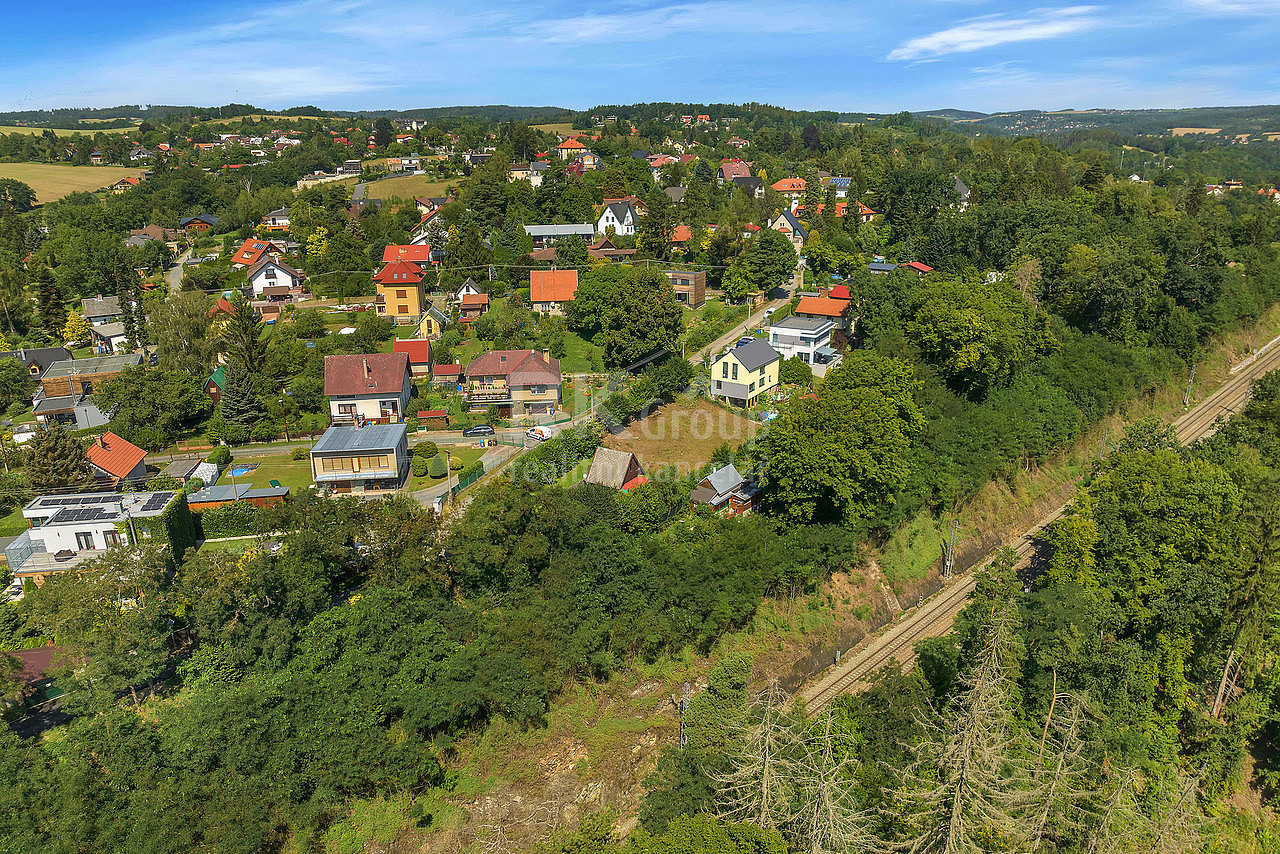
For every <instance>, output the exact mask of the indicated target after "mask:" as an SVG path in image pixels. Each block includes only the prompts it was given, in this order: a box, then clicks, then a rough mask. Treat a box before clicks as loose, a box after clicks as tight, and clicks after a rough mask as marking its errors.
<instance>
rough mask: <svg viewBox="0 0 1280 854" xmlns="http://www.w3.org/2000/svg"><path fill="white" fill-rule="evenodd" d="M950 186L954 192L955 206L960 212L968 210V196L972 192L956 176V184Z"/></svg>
mask: <svg viewBox="0 0 1280 854" xmlns="http://www.w3.org/2000/svg"><path fill="white" fill-rule="evenodd" d="M952 186H953V188H954V189H955V191H956V199H957V205H958V206H959V208H960V210H962V211H964V210H968V209H969V196H970V194H971V192H972V191H971V190H970V189H969V188H968V187H967V186H966V185H965V183H964V181H961V180H960V176H959V175H957V176H956V182H955V184H954V185H952Z"/></svg>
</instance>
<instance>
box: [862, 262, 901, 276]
mask: <svg viewBox="0 0 1280 854" xmlns="http://www.w3.org/2000/svg"><path fill="white" fill-rule="evenodd" d="M896 269H898V265H897V264H886V263H885V262H884V261H872V262H871V263H870V264H868V265H867V272H869V273H871V275H873V276H887V275H889V274H890V273H892V272H893V271H894V270H896Z"/></svg>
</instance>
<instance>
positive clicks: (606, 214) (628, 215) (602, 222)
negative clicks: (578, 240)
mask: <svg viewBox="0 0 1280 854" xmlns="http://www.w3.org/2000/svg"><path fill="white" fill-rule="evenodd" d="M639 220H640V216H639V214H637V213H636V209H635V208H634V207H632V205H631V203H630V202H627V201H619V202H610V203H609V204H607V205H605V206H604V209H603V210H601V211H600V218H599V219H597V220H596V231H598V232H600V233H601V234H607V233H608V231H607V229H610V228H612V229H613V233H614V234H618V235H622V236H623V237H629V236H631V235H633V234H635V233H636V224H637V223H638V222H639Z"/></svg>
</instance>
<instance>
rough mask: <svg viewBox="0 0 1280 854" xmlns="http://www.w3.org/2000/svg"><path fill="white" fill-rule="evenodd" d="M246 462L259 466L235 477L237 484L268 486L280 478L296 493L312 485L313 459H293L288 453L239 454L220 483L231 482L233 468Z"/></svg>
mask: <svg viewBox="0 0 1280 854" xmlns="http://www.w3.org/2000/svg"><path fill="white" fill-rule="evenodd" d="M245 463H257V464H258V467H257V468H256V469H255V470H253V471H251V472H249V473H248V474H246V475H244V476H242V477H237V478H236V479H235V483H236V485H237V486H244V487H248V486H252V487H267V486H270V485H271V481H273V480H278V481H280V485H281V486H287V487H289V490H290V492H291V493H292V494H295V495H296V494H297V493H300V492H305V491H306V490H307V488H308V487H310V486H311V461H310V460H309V459H304V460H295V459H291V458H290V456H289V455H288V454H279V455H277V456H270V457H250V456H244V457H240V456H237V457H236V458H235V459H234V460H233V461H232V463H231V465H229V466H227V469H226V471H224V472H223V473H222V477H221V478H219V480H218V483H219V484H229V483H231V469H233V468H235V467H236V466H237V465H242V464H245Z"/></svg>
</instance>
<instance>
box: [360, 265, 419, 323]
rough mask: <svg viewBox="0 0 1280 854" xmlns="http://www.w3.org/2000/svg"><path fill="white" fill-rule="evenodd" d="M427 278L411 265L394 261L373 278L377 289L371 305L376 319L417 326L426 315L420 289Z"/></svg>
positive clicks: (415, 266) (416, 266)
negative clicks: (376, 316) (382, 318)
mask: <svg viewBox="0 0 1280 854" xmlns="http://www.w3.org/2000/svg"><path fill="white" fill-rule="evenodd" d="M425 277H426V274H425V273H424V272H423V270H422V267H420V266H419V265H418V264H416V263H414V262H413V261H406V260H405V259H403V258H397V259H395V260H394V261H391V262H390V263H388V264H387V265H386V266H384V267H383V268H382V269H381V270H379V271H378V272H377V273H375V274H374V276H373V282H374V285H375V287H376V288H377V292H378V293H377V296H376V297H375V298H374V303H375V304H376V305H377V307H378V316H379V317H385V318H387V319H388V320H390V321H391V322H393V323H395V324H418V323H421V322H422V315H423V312H425V311H426V306H427V296H426V293H425V292H424V290H423V287H422V280H423V279H424V278H425Z"/></svg>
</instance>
